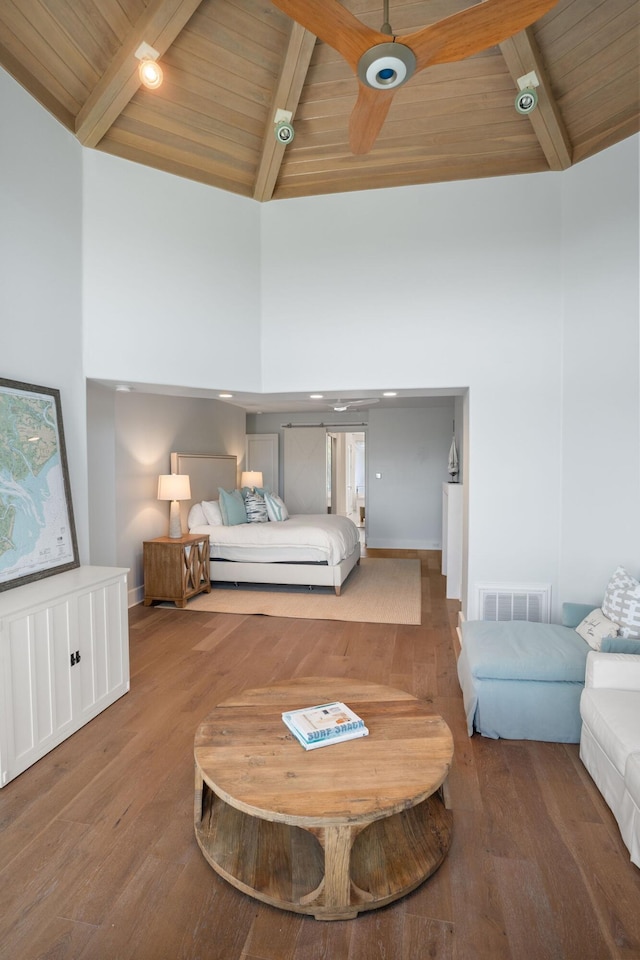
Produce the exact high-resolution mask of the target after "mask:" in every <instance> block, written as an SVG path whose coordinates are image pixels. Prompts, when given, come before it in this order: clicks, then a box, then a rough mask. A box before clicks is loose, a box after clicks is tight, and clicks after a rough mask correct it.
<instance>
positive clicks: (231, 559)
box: [171, 453, 360, 596]
mask: <svg viewBox="0 0 640 960" xmlns="http://www.w3.org/2000/svg"><path fill="white" fill-rule="evenodd" d="M171 472H172V473H183V474H187V475H188V476H189V481H190V487H191V499H190V500H183V501H181V504H180V512H181V518H182V524H183V529H184V528H186V527H188V528H189V532H190V533H206V534H208V536H209V552H210V557H211V561H210V567H211V579H212V580H214V581H222V582H226V583H278V584H298V585H300V584H302V585H306V586H309V587H314V586H324V587H333V589H334V590H335V593H336V595H337V596H340V591H341V588H342V584H343V583H344V582H345V580H346V579H347V577H348V576H349V574H350V573H351V571H352V570H353V568H354V567H355V566H356V565H357V564H358V563H359V562H360V537H359V531H358V528H357V527H356V525H355V524H354V523H353V522H352V521H351V520H349V519H348V518H347V517H341V516H337V515H336V514H321V515H312V514H297V515H293V516H291V517H290V518H289V519H288V520H286V521H282V522H280V523H273V522H271V521H269V522H267V523H243V524H238V525H236V526H221V525H215V526H211V525H208V524H202V523H196V524H193V515H194V513H195V511H192V507H193V506H194V505H197V504H198V503H200V502H202V501H212V500H217V499H218V488H219V487H222V488H223V489H224V490H233V489H234V488H236V487H237V477H238V465H237V459H236V457H232V456H214V455H195V454H183V453H172V454H171ZM190 514H191V516H192V522H191V525H189V522H188V521H189V515H190Z"/></svg>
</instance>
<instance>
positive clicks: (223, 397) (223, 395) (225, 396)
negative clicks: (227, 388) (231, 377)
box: [218, 393, 233, 400]
mask: <svg viewBox="0 0 640 960" xmlns="http://www.w3.org/2000/svg"><path fill="white" fill-rule="evenodd" d="M218 396H219V397H220V399H221V400H229V399H230V398H231V397H232V396H233V394H232V393H219V394H218Z"/></svg>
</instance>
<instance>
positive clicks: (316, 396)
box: [309, 393, 323, 400]
mask: <svg viewBox="0 0 640 960" xmlns="http://www.w3.org/2000/svg"><path fill="white" fill-rule="evenodd" d="M322 397H323V394H322V393H310V394H309V399H310V400H322Z"/></svg>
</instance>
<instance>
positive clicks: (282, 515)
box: [264, 491, 289, 521]
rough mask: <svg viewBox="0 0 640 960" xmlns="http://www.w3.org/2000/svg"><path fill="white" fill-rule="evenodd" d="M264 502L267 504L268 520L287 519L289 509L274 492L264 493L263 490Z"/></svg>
mask: <svg viewBox="0 0 640 960" xmlns="http://www.w3.org/2000/svg"><path fill="white" fill-rule="evenodd" d="M264 502H265V503H266V505H267V513H268V515H269V520H273V521H279V520H288V519H289V511H288V510H287V508H286V507H285V505H284V500H281V499H280V497H279V496H278V495H277V494H276V493H266V491H265V495H264Z"/></svg>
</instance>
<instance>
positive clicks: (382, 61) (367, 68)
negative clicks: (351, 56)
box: [358, 43, 417, 90]
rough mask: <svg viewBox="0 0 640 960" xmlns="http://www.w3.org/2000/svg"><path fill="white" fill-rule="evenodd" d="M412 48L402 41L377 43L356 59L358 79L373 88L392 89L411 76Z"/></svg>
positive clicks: (413, 64) (414, 63) (413, 58)
mask: <svg viewBox="0 0 640 960" xmlns="http://www.w3.org/2000/svg"><path fill="white" fill-rule="evenodd" d="M416 63H417V61H416V58H415V54H414V53H413V50H410V49H409V47H406V46H405V45H404V44H403V43H377V44H376V45H375V46H374V47H370V49H369V50H367V51H366V52H365V53H363V54H362V56H361V57H360V60H359V61H358V79H359V80H360V81H361V82H362V83H364V84H365V86H367V87H373V89H374V90H393V89H394V87H399V86H401V85H402V84H403V83H406V81H407V80H408V79H409V78H410V77H411V76H412V74H413V73H414V71H415V69H416Z"/></svg>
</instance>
